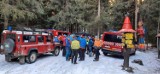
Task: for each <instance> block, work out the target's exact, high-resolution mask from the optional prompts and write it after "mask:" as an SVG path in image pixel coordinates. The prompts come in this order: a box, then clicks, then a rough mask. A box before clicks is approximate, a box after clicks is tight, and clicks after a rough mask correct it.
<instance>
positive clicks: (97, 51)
mask: <svg viewBox="0 0 160 74" xmlns="http://www.w3.org/2000/svg"><path fill="white" fill-rule="evenodd" d="M99 50H100V48H97V47H96V48H95V54H96V55H95V60H99V55H100V52H99Z"/></svg>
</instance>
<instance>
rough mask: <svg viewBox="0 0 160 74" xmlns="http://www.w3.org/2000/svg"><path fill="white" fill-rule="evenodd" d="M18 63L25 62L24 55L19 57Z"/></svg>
mask: <svg viewBox="0 0 160 74" xmlns="http://www.w3.org/2000/svg"><path fill="white" fill-rule="evenodd" d="M19 64H21V65H23V64H25V57H24V56H20V57H19Z"/></svg>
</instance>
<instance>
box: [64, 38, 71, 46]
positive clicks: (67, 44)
mask: <svg viewBox="0 0 160 74" xmlns="http://www.w3.org/2000/svg"><path fill="white" fill-rule="evenodd" d="M65 41H66V47H70V46H71V42H70V40H69V39H68V38H66V40H65Z"/></svg>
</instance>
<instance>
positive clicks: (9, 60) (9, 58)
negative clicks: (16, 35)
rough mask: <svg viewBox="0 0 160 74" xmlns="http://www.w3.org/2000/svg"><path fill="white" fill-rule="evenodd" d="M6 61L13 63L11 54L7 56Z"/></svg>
mask: <svg viewBox="0 0 160 74" xmlns="http://www.w3.org/2000/svg"><path fill="white" fill-rule="evenodd" d="M5 61H7V62H11V61H12V60H11V56H10V55H9V54H5Z"/></svg>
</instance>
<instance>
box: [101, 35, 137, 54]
mask: <svg viewBox="0 0 160 74" xmlns="http://www.w3.org/2000/svg"><path fill="white" fill-rule="evenodd" d="M102 41H103V45H102V52H103V54H104V55H107V54H113V55H120V56H122V55H123V49H124V48H123V46H122V34H121V33H118V32H104V33H103V35H102ZM135 52H136V49H135V48H134V49H131V52H130V54H135Z"/></svg>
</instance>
